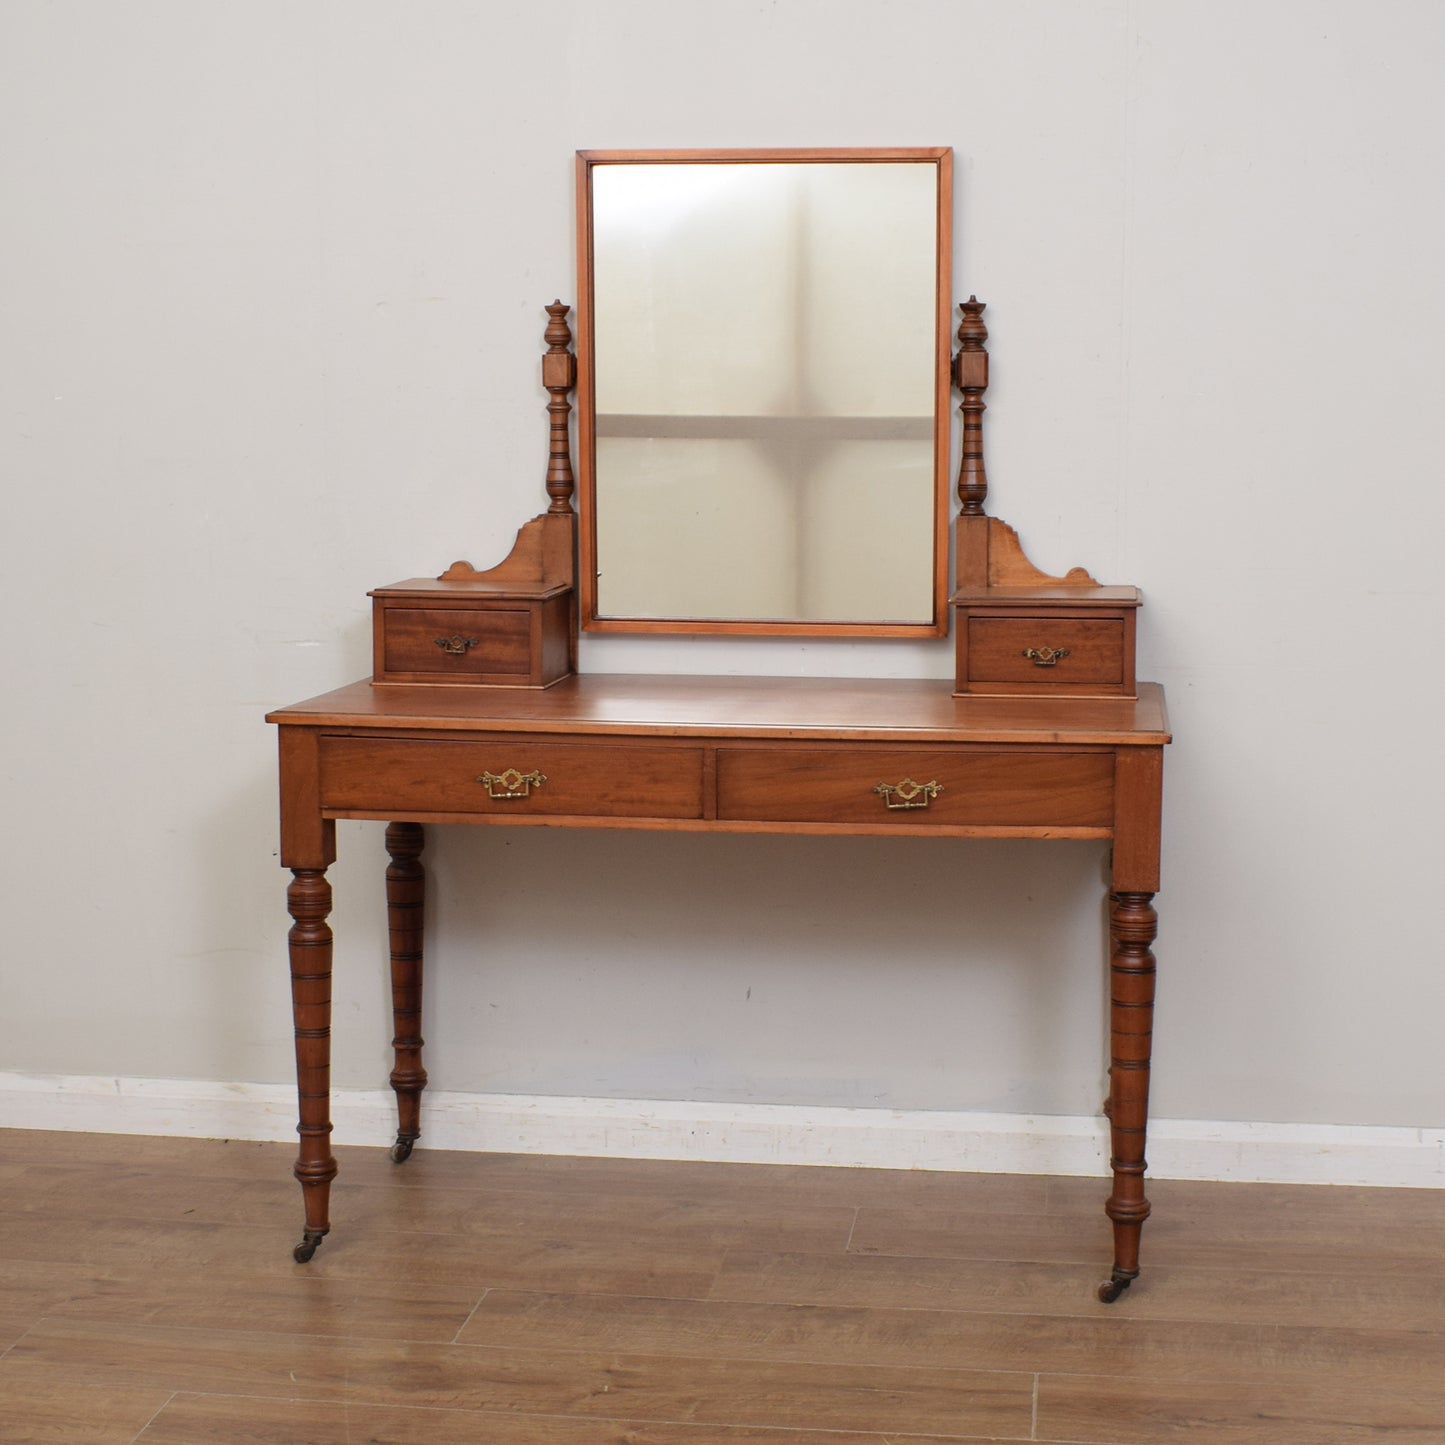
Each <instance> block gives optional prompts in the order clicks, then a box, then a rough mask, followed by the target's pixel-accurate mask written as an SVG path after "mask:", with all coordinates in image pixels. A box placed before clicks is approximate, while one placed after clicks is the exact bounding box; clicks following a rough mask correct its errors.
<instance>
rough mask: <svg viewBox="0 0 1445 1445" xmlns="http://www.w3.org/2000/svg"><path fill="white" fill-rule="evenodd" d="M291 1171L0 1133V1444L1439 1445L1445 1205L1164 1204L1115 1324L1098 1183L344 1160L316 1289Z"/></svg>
mask: <svg viewBox="0 0 1445 1445" xmlns="http://www.w3.org/2000/svg"><path fill="white" fill-rule="evenodd" d="M289 1153H290V1151H289V1149H288V1148H287V1146H285V1145H280V1144H268V1145H258V1144H234V1143H231V1144H228V1143H223V1142H221V1141H206V1140H180V1139H177V1140H154V1139H132V1138H114V1137H105V1136H91V1135H65V1134H42V1133H36V1134H25V1133H18V1132H15V1131H0V1158H3V1160H4V1163H3V1165H0V1441H11V1440H13V1441H21V1440H24V1441H40V1442H56V1445H60V1442H65V1445H111V1442H115V1445H132V1442H135V1445H181V1442H184V1445H196V1442H200V1441H205V1442H207V1445H242V1442H248V1445H267V1442H270V1445H295V1442H297V1441H305V1442H307V1445H343V1442H344V1445H356V1442H358V1441H369V1442H372V1445H378V1442H379V1445H453V1442H462V1441H467V1442H471V1441H478V1440H484V1441H486V1442H487V1445H598V1442H600V1445H860V1442H862V1445H898V1442H900V1441H901V1440H904V1439H906V1440H908V1441H910V1442H912V1445H942V1442H944V1441H972V1442H974V1445H982V1442H986V1441H990V1440H991V1441H996V1442H997V1441H1004V1440H1009V1441H1023V1440H1036V1441H1040V1442H1057V1445H1062V1442H1092V1445H1162V1442H1164V1441H1175V1440H1193V1441H1198V1442H1200V1445H1357V1442H1364V1441H1366V1440H1375V1439H1390V1440H1401V1441H1404V1442H1406V1445H1424V1442H1430V1445H1439V1442H1440V1441H1441V1440H1442V1439H1445V1382H1442V1380H1441V1375H1440V1369H1439V1362H1440V1360H1441V1358H1442V1357H1445V1206H1442V1203H1441V1195H1440V1194H1439V1193H1438V1192H1437V1191H1409V1190H1368V1189H1335V1188H1330V1187H1303V1188H1288V1187H1284V1186H1279V1185H1237V1184H1220V1185H1207V1184H1192V1183H1185V1182H1180V1181H1169V1180H1163V1181H1158V1182H1157V1183H1156V1184H1155V1185H1154V1187H1153V1189H1152V1191H1151V1192H1152V1193H1154V1195H1155V1196H1156V1205H1157V1206H1158V1209H1159V1212H1160V1215H1161V1216H1162V1218H1159V1219H1156V1221H1155V1222H1153V1223H1151V1225H1150V1230H1151V1232H1152V1231H1157V1233H1155V1234H1154V1235H1153V1238H1152V1241H1151V1243H1152V1245H1153V1246H1154V1250H1155V1253H1156V1254H1157V1255H1158V1262H1157V1264H1155V1265H1152V1266H1151V1268H1150V1269H1149V1271H1148V1274H1147V1279H1146V1282H1145V1283H1144V1284H1142V1285H1140V1286H1136V1288H1135V1289H1134V1290H1133V1291H1130V1292H1129V1293H1127V1294H1125V1295H1124V1296H1123V1298H1122V1299H1120V1301H1119V1302H1118V1303H1117V1304H1115V1305H1112V1306H1108V1307H1106V1306H1103V1305H1100V1304H1096V1303H1094V1302H1093V1301H1092V1300H1091V1298H1090V1296H1089V1292H1088V1287H1089V1285H1090V1284H1091V1283H1092V1282H1094V1281H1096V1280H1097V1278H1098V1277H1099V1274H1100V1272H1101V1269H1102V1268H1103V1266H1104V1265H1105V1263H1106V1260H1107V1242H1106V1241H1105V1240H1104V1239H1102V1238H1101V1237H1100V1234H1099V1231H1098V1228H1097V1224H1098V1208H1099V1194H1100V1184H1099V1181H1098V1180H1096V1179H1086V1180H1079V1179H1033V1178H1020V1177H1017V1176H987V1175H948V1174H937V1173H910V1172H901V1171H887V1170H876V1171H875V1170H842V1169H822V1168H813V1169H808V1168H803V1167H799V1166H790V1167H784V1168H769V1167H766V1166H760V1165H703V1164H687V1163H683V1164H669V1163H665V1162H660V1161H637V1162H633V1161H626V1160H618V1159H551V1158H546V1157H544V1156H487V1155H467V1154H436V1153H432V1152H428V1151H423V1152H421V1153H419V1154H417V1155H416V1156H414V1158H413V1159H412V1160H411V1161H409V1162H408V1163H407V1164H406V1165H405V1166H402V1167H401V1168H400V1169H398V1168H397V1167H396V1166H394V1165H392V1164H391V1163H390V1162H389V1161H388V1159H387V1157H386V1153H385V1151H384V1150H382V1149H373V1150H363V1149H355V1148H350V1149H342V1150H338V1151H337V1153H338V1154H339V1155H340V1156H341V1157H342V1159H343V1161H344V1163H345V1165H346V1168H347V1172H348V1174H349V1175H350V1176H351V1178H352V1180H353V1182H352V1183H350V1184H348V1185H345V1186H344V1187H343V1189H342V1190H339V1191H338V1193H342V1192H344V1193H345V1195H346V1205H347V1209H348V1216H349V1217H350V1218H351V1219H352V1220H353V1221H354V1224H353V1226H352V1228H351V1229H349V1230H348V1231H347V1233H346V1235H345V1237H343V1238H342V1239H339V1240H334V1241H331V1240H329V1241H328V1242H327V1245H326V1247H325V1248H324V1249H323V1250H322V1251H321V1252H320V1253H319V1254H318V1255H317V1257H316V1259H315V1260H314V1261H313V1262H312V1263H311V1264H309V1265H306V1266H297V1265H294V1264H292V1263H290V1261H289V1259H288V1258H287V1256H286V1253H285V1245H286V1243H287V1242H288V1240H289V1239H290V1237H291V1235H290V1229H289V1225H290V1222H291V1218H290V1210H289V1209H288V1208H286V1207H284V1206H285V1205H286V1204H287V1202H288V1201H289V1196H290V1193H291V1191H292V1189H293V1188H294V1186H292V1185H290V1183H289V1181H287V1179H286V1177H285V1173H286V1162H287V1159H288V1156H289ZM1010 1220H1012V1221H1013V1223H1012V1224H1009V1221H1010ZM1252 1237H1253V1242H1252Z"/></svg>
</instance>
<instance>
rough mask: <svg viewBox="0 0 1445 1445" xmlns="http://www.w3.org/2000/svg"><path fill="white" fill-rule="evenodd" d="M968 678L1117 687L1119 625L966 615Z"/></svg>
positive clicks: (1119, 678) (1121, 658) (1120, 649)
mask: <svg viewBox="0 0 1445 1445" xmlns="http://www.w3.org/2000/svg"><path fill="white" fill-rule="evenodd" d="M1031 653H1032V654H1033V655H1032V656H1030V654H1031ZM968 679H969V681H970V682H1029V683H1038V684H1042V685H1048V684H1059V685H1067V684H1069V683H1099V684H1105V683H1108V684H1114V685H1117V684H1119V683H1122V682H1123V680H1124V623H1123V621H1122V620H1120V619H1118V618H1098V619H1092V618H1088V619H1076V618H1068V617H970V618H969V619H968Z"/></svg>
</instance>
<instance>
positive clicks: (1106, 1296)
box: [1099, 1270, 1135, 1305]
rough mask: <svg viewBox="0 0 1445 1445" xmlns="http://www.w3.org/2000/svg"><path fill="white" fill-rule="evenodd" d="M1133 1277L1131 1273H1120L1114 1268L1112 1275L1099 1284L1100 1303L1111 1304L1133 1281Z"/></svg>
mask: <svg viewBox="0 0 1445 1445" xmlns="http://www.w3.org/2000/svg"><path fill="white" fill-rule="evenodd" d="M1134 1279H1135V1276H1134V1275H1132V1274H1121V1273H1120V1272H1119V1271H1118V1270H1115V1272H1114V1274H1113V1276H1112V1277H1111V1278H1109V1279H1106V1280H1105V1281H1104V1283H1103V1284H1101V1285H1100V1286H1099V1301H1100V1303H1102V1304H1106V1305H1111V1304H1113V1303H1114V1301H1115V1300H1116V1299H1118V1298H1119V1296H1120V1295H1121V1294H1123V1293H1124V1291H1125V1290H1126V1289H1128V1288H1129V1286H1130V1285H1131V1284H1133V1283H1134Z"/></svg>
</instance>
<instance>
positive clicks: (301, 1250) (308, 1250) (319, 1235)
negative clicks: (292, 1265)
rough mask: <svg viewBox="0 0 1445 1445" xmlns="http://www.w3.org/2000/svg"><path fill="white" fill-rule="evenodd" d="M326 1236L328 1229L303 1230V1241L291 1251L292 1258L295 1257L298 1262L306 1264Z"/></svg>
mask: <svg viewBox="0 0 1445 1445" xmlns="http://www.w3.org/2000/svg"><path fill="white" fill-rule="evenodd" d="M325 1236H326V1231H325V1230H324V1229H307V1230H303V1231H302V1234H301V1243H300V1244H298V1245H297V1246H296V1248H295V1249H293V1250H292V1251H291V1258H292V1259H294V1260H295V1261H296V1263H297V1264H305V1263H306V1262H307V1261H308V1260H309V1259H310V1258H311V1256H312V1255H313V1254H315V1253H316V1246H317V1245H318V1244H320V1243H321V1241H322V1239H324V1238H325Z"/></svg>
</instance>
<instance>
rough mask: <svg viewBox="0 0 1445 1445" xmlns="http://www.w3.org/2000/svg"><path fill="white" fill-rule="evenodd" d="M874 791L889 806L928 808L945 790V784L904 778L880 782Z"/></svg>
mask: <svg viewBox="0 0 1445 1445" xmlns="http://www.w3.org/2000/svg"><path fill="white" fill-rule="evenodd" d="M873 791H874V792H875V793H877V794H878V796H879V797H880V798H882V799H883V804H884V806H885V807H888V808H926V807H927V806H928V805H929V804H930V803H931V802H932V801H933V800H934V799H935V798H936V797H937V796H938V795H939V794H940V793H941V792H942V791H943V784H942V783H915V782H914V781H913V779H912V778H904V780H903V781H902V782H901V783H879V784H878V785H877V787H875V788H874V789H873Z"/></svg>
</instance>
